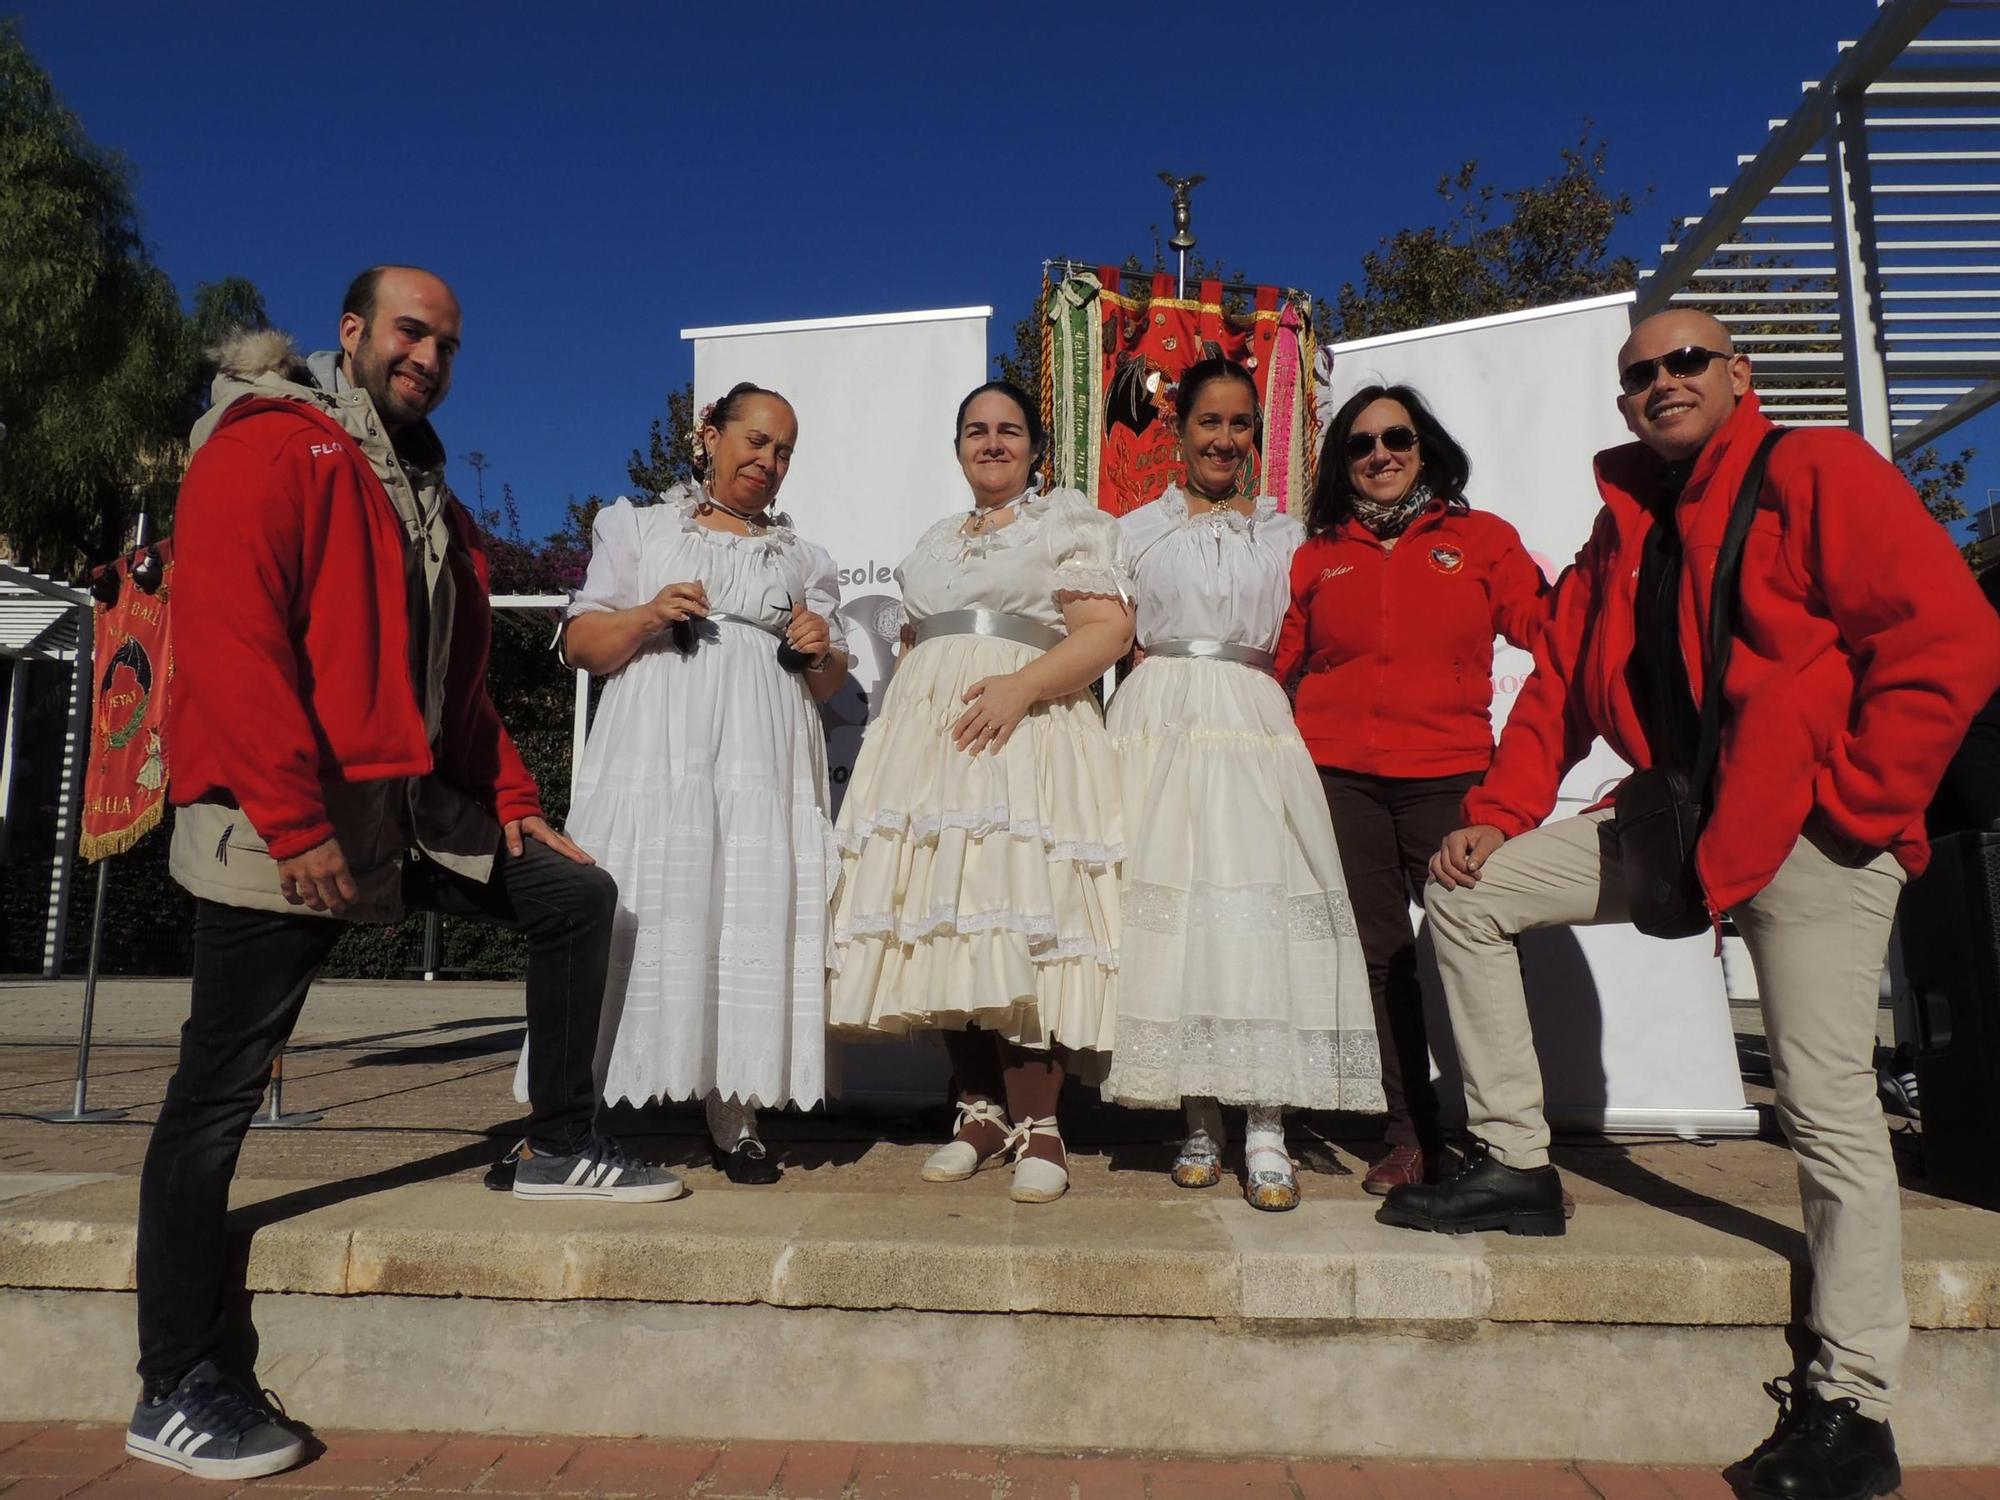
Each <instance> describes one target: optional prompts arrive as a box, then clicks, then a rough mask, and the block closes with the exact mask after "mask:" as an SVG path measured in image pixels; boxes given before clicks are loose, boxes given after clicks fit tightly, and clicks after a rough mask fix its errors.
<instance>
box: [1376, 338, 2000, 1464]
mask: <svg viewBox="0 0 2000 1500" xmlns="http://www.w3.org/2000/svg"><path fill="white" fill-rule="evenodd" d="M1618 383H1619V387H1620V389H1621V391H1622V394H1621V395H1620V396H1619V398H1618V405H1619V409H1620V411H1621V412H1622V413H1623V414H1624V417H1625V421H1626V425H1627V426H1628V427H1630V428H1631V430H1632V432H1633V434H1634V435H1635V436H1636V437H1637V438H1638V441H1637V442H1636V443H1630V444H1627V445H1625V446H1623V447H1620V448H1614V449H1611V450H1609V451H1607V452H1605V453H1601V454H1599V455H1598V458H1597V465H1596V467H1597V483H1598V489H1599V491H1600V493H1601V495H1602V497H1603V501H1604V506H1603V509H1602V510H1601V511H1600V512H1599V513H1598V517H1597V522H1596V525H1595V526H1594V528H1593V530H1592V532H1591V536H1590V540H1589V541H1588V542H1587V543H1585V545H1584V547H1583V550H1582V551H1581V552H1579V553H1578V554H1577V558H1576V563H1575V565H1574V566H1573V567H1571V568H1570V569H1569V570H1568V571H1567V572H1565V573H1564V575H1563V577H1562V579H1561V581H1560V582H1559V583H1558V585H1557V589H1556V594H1555V598H1554V601H1553V613H1552V615H1551V618H1550V623H1549V625H1548V628H1547V630H1546V632H1545V633H1544V635H1543V637H1542V639H1541V641H1540V643H1539V644H1538V645H1537V647H1536V649H1535V671H1534V674H1533V676H1532V677H1531V678H1530V679H1529V682H1528V684H1527V686H1526V687H1525V688H1524V689H1523V690H1522V693H1521V696H1520V699H1519V701H1518V702H1517V703H1516V704H1515V707H1514V710H1513V713H1512V714H1511V716H1510V717H1509V719H1508V721H1507V726H1506V729H1505V731H1504V733H1503V734H1502V736H1501V740H1500V745H1499V748H1498V750H1497V752H1496V754H1495V757H1494V761H1493V766H1492V769H1491V771H1490V772H1489V773H1488V775H1487V777H1486V780H1485V781H1484V783H1483V784H1482V785H1480V786H1478V787H1475V788H1474V789H1473V790H1472V792H1471V793H1469V794H1468V795H1467V797H1466V799H1465V805H1464V813H1463V816H1464V819H1465V822H1466V824H1467V825H1468V826H1466V827H1464V828H1461V829H1459V830H1457V831H1456V832H1454V833H1452V834H1450V835H1449V836H1448V837H1447V838H1446V839H1445V841H1444V845H1443V847H1442V848H1441V849H1440V850H1439V852H1438V853H1437V855H1436V856H1435V857H1434V858H1433V859H1432V861H1431V882H1432V883H1431V884H1430V885H1429V886H1428V887H1427V888H1426V891H1425V906H1426V909H1427V910H1428V912H1429V915H1430V921H1431V932H1432V935H1433V937H1434V939H1435V942H1436V947H1437V958H1438V967H1439V970H1440V971H1441V973H1442V975H1443V978H1444V985H1445V994H1446V999H1447V1001H1448V1003H1449V1006H1450V1009H1451V1016H1452V1025H1453V1032H1454V1035H1455V1038H1456V1041H1457V1044H1458V1053H1459V1059H1460V1062H1461V1063H1462V1065H1463V1068H1464V1074H1465V1093H1466V1109H1467V1116H1468V1123H1469V1125H1470V1128H1471V1130H1472V1132H1473V1135H1474V1136H1475V1138H1476V1139H1475V1141H1474V1144H1473V1147H1472V1149H1471V1150H1470V1152H1469V1153H1468V1155H1467V1158H1466V1161H1465V1164H1464V1166H1463V1167H1462V1168H1461V1169H1460V1170H1459V1171H1458V1172H1457V1173H1455V1174H1454V1175H1453V1176H1451V1177H1450V1178H1448V1179H1447V1180H1445V1181H1444V1182H1442V1183H1439V1184H1437V1185H1435V1186H1422V1185H1416V1186H1410V1187H1404V1188H1398V1189H1396V1190H1394V1191H1392V1192H1391V1193H1390V1194H1389V1195H1388V1197H1387V1198H1386V1199H1385V1200H1384V1204H1383V1208H1382V1211H1381V1218H1382V1219H1383V1221H1384V1222H1385V1223H1390V1224H1399V1225H1404V1226H1407V1227H1411V1228H1420V1229H1437V1230H1449V1231H1464V1230H1468V1229H1472V1230H1478V1229H1500V1228H1504V1229H1507V1230H1509V1231H1510V1232H1514V1233H1537V1234H1560V1233H1561V1232H1562V1228H1563V1225H1562V1218H1561V1208H1560V1198H1559V1195H1560V1191H1561V1189H1560V1184H1559V1182H1558V1180H1557V1176H1556V1170H1555V1168H1554V1167H1552V1166H1551V1165H1550V1164H1549V1150H1548V1147H1549V1130H1548V1125H1547V1122H1546V1120H1545V1119H1544V1116H1543V1107H1542V1106H1543V1101H1542V1085H1541V1073H1540V1070H1539V1068H1538V1066H1537V1063H1536V1059H1535V1051H1534V1043H1533V1038H1532V1035H1531V1033H1530V1028H1529V1022H1528V1010H1527V1003H1526V999H1525V996H1524V995H1523V992H1522V986H1521V976H1520V967H1519V963H1518V960H1517V956H1516V953H1515V949H1514V938H1515V936H1516V935H1517V934H1519V933H1521V932H1524V931H1526V930H1528V929H1530V928H1538V927H1552V926H1561V925H1566V924H1581V923H1592V922H1617V921H1623V920H1625V919H1626V917H1627V914H1628V912H1629V910H1630V908H1629V907H1628V905H1627V897H1626V889H1627V888H1626V886H1625V884H1624V876H1625V871H1624V869H1623V867H1622V865H1621V863H1620V860H1619V853H1618V848H1617V845H1616V842H1615V840H1611V841H1609V842H1607V840H1606V835H1609V834H1611V833H1612V829H1611V828H1610V827H1609V826H1607V825H1608V822H1609V819H1610V818H1611V811H1610V809H1609V807H1608V806H1607V807H1599V808H1595V809H1592V810H1591V811H1588V812H1586V813H1584V814H1582V815H1581V816H1579V817H1575V818H1570V819H1567V820H1564V821H1562V822H1558V823H1554V824H1550V825H1549V826H1547V827H1543V826H1541V824H1542V820H1543V819H1544V818H1546V817H1547V816H1548V815H1549V813H1550V812H1552V811H1553V810H1554V808H1555V804H1556V792H1557V787H1558V786H1559V785H1560V784H1561V781H1562V778H1563V775H1564V774H1565V773H1566V772H1567V771H1568V770H1569V768H1570V767H1571V766H1572V765H1574V764H1575V763H1576V762H1577V761H1578V760H1580V759H1581V758H1582V756H1583V754H1584V752H1585V751H1586V750H1587V749H1588V748H1589V745H1590V743H1591V740H1592V739H1593V738H1594V737H1596V736H1599V735H1601V736H1603V738H1604V739H1605V740H1606V741H1607V742H1608V743H1609V744H1610V745H1611V747H1612V748H1613V749H1615V750H1616V751H1618V753H1619V754H1620V755H1622V756H1624V758H1625V759H1626V760H1628V761H1629V762H1630V763H1631V764H1632V765H1633V766H1634V767H1638V768H1648V767H1656V766H1666V767H1672V768H1676V769H1680V770H1683V771H1685V770H1687V769H1689V768H1690V767H1692V766H1693V765H1694V763H1695V759H1696V753H1695V745H1696V742H1697V740H1698V739H1699V736H1700V732H1701V728H1700V726H1701V714H1700V708H1699V705H1700V704H1701V702H1702V695H1703V694H1704V693H1705V692H1709V691H1720V692H1721V693H1722V695H1723V698H1722V708H1723V718H1722V733H1721V740H1720V754H1719V758H1718V760H1717V762H1716V772H1715V776H1714V779H1713V782H1712V785H1711V788H1710V794H1709V796H1708V797H1707V798H1706V799H1705V800H1703V803H1702V805H1704V806H1706V807H1707V808H1708V809H1709V814H1708V817H1707V820H1706V822H1705V823H1704V824H1702V825H1701V832H1700V836H1699V839H1698V842H1697V844H1696V853H1695V868H1696V871H1697V873H1698V874H1699V877H1700V883H1701V887H1702V892H1703V895H1704V897H1705V899H1706V903H1707V906H1708V910H1709V914H1710V917H1711V918H1712V919H1713V920H1715V921H1717V922H1719V921H1720V920H1721V918H1722V917H1723V916H1724V915H1725V914H1727V915H1729V916H1731V917H1733V918H1734V920H1735V922H1736V925H1737V927H1738V929H1739V931H1741V933H1742V934H1743V937H1744V940H1745V941H1746V943H1747V944H1748V945H1749V947H1750V951H1751V955H1752V957H1753V959H1754V960H1755V963H1756V968H1757V975H1758V980H1759V988H1760V990H1761V992H1762V997H1763V1007H1764V1017H1765V1023H1766V1032H1767V1035H1768V1037H1769V1039H1770V1045H1771V1059H1772V1065H1773V1072H1774V1074H1775V1076H1776V1079H1777V1107H1778V1116H1779V1119H1780V1120H1781V1122H1782V1123H1783V1125H1784V1127H1785V1133H1786V1137H1787V1139H1788V1140H1789V1141H1790V1142H1791V1145H1792V1149H1793V1152H1794V1154H1795V1156H1796V1158H1797V1162H1798V1171H1799V1187H1800V1196H1801V1198H1802V1200H1803V1202H1804V1206H1805V1224H1806V1239H1807V1246H1808V1250H1809V1252H1810V1254H1811V1257H1812V1266H1813V1291H1812V1301H1811V1306H1810V1310H1809V1312H1808V1314H1807V1323H1808V1325H1809V1327H1810V1328H1811V1330H1812V1331H1813V1333H1814V1334H1815V1335H1816V1336H1817V1337H1818V1339H1819V1348H1818V1352H1817V1354H1816V1355H1815V1356H1814V1358H1813V1359H1812V1361H1811V1363H1810V1366H1809V1368H1808V1369H1807V1370H1806V1372H1805V1376H1804V1380H1803V1382H1802V1383H1801V1385H1800V1387H1799V1388H1798V1389H1797V1390H1795V1391H1788V1392H1786V1393H1785V1395H1784V1396H1782V1397H1781V1414H1780V1419H1779V1424H1778V1428H1777V1430H1776V1432H1774V1434H1773V1435H1772V1438H1771V1439H1770V1440H1769V1441H1767V1442H1766V1444H1765V1445H1764V1446H1763V1448H1762V1449H1760V1451H1759V1453H1758V1454H1757V1455H1755V1457H1754V1460H1753V1465H1752V1468H1751V1470H1750V1474H1749V1492H1750V1493H1751V1494H1753V1495H1757V1496H1783V1497H1792V1496H1813V1497H1816V1500H1837V1497H1846V1496H1854V1497H1864V1496H1875V1495H1881V1494H1887V1493H1888V1492H1889V1491H1890V1490H1891V1489H1893V1488H1894V1487H1895V1484H1896V1483H1897V1476H1898V1472H1899V1471H1898V1467H1897V1462H1896V1455H1895V1442H1894V1439H1893V1437H1892V1436H1891V1434H1890V1430H1889V1423H1888V1416H1889V1409H1890V1404H1891V1402H1892V1400H1893V1399H1894V1396H1895V1389H1896V1381H1897V1376H1898V1372H1899V1368H1900V1365H1901V1362H1902V1356H1903V1349H1904V1345H1905V1344H1906V1343H1907V1341H1908V1328H1909V1317H1908V1312H1907V1309H1906V1308H1905V1306H1904V1302H1903V1291H1902V1271H1901V1253H1902V1252H1901V1230H1900V1223H1899V1219H1898V1207H1897V1196H1896V1195H1897V1184H1896V1171H1895V1165H1894V1162H1893V1161H1892V1160H1891V1157H1890V1151H1889V1138H1888V1134H1887V1132H1886V1130H1885V1128H1884V1124H1883V1119H1882V1112H1881V1107H1880V1105H1879V1103H1878V1102H1877V1098H1876V1092H1875V1075H1874V1069H1873V1067H1872V1064H1871V1060H1872V1057H1873V1053H1874V1047H1875V1025H1876V1009H1877V1004H1878V1001H1877V996H1878V985H1879V977H1880V971H1881V966H1882V961H1883V956H1884V950H1885V948H1886V946H1887V943H1888V936H1889V925H1890V921H1891V919H1892V918H1893V916H1894V914H1895V908H1896V898H1897V895H1898V893H1899V892H1900V890H1901V888H1902V885H1903V882H1904V880H1905V879H1906V878H1907V876H1908V875H1909V874H1911V873H1914V872H1916V871H1919V870H1921V869H1922V868H1923V867H1924V863H1925V861H1926V859H1927V858H1928V855H1929V847H1928V845H1927V844H1926V843H1925V839H1924V820H1923V810H1924V806H1925V803H1926V802H1927V801H1928V799H1929V797H1930V795H1931V792H1932V790H1933V788H1935V787H1936V785H1937V783H1938V779H1939V777H1940V776H1941V775H1942V773H1943V771H1944V768H1945V764H1946V762H1947V761H1948V760H1949V759H1950V757H1951V755H1952V752H1953V750H1954V749H1955V748H1956V747H1957V745H1958V743H1959V740H1960V738H1961V737H1962V736H1963V735H1964V733H1965V730H1966V727H1967V725H1968V724H1969V723H1970V722H1971V720H1972V717H1973V715H1974V714H1975V713H1976V712H1977V711H1978V709H1979V708H1980V706H1981V705H1982V704H1983V703H1985V701H1986V700H1987V698H1988V696H1989V695H1990V694H1991V693H1992V692H1993V690H1994V688H1995V686H1996V685H2000V623H1996V620H1995V617H1994V613H1993V611H1992V610H1991V609H1990V608H1988V607H1987V605H1986V603H1985V601H1984V599H1983V598H1982V597H1981V596H1980V592H1979V589H1978V586H1977V585H1976V584H1975V583H1974V581H1973V578H1972V574H1971V572H1970V570H1969V569H1967V567H1966V566H1965V563H1964V561H1963V560H1962V559H1961V558H1960V557H1959V555H1958V553H1957V551H1956V549H1955V548H1954V547H1953V545H1952V542H1951V539H1950V537H1949V536H1948V535H1947V534H1946V532H1945V530H1944V528H1943V527H1941V526H1939V525H1938V524H1937V523H1936V522H1935V521H1933V520H1932V519H1931V518H1930V516H1929V515H1928V514H1926V512H1925V510H1924V507H1923V504H1922V502H1921V501H1920V500H1919V499H1918V498H1917V496H1916V494H1915V493H1914V491H1912V490H1911V488H1910V486H1909V485H1908V483H1906V482H1905V480H1904V479H1903V477H1902V475H1901V474H1900V473H1898V472H1897V470H1896V468H1895V466H1894V465H1892V464H1890V463H1889V462H1888V461H1887V460H1886V459H1884V458H1883V457H1882V456H1881V455H1880V454H1878V453H1877V452H1876V451H1875V450H1874V449H1873V448H1871V447H1870V446H1869V445H1868V444H1867V443H1866V442H1864V441H1863V440H1862V439H1861V438H1860V437H1859V436H1858V435H1856V434H1854V433H1851V432H1848V431H1845V430H1838V429H1802V430H1799V431H1795V432H1792V433H1789V434H1788V435H1786V436H1785V437H1784V438H1783V440H1782V441H1780V442H1779V443H1778V444H1777V446H1776V448H1775V449H1773V450H1772V451H1771V453H1770V456H1769V467H1768V469H1767V471H1766V474H1765V478H1764V482H1763V484H1762V486H1761V489H1760V499H1759V501H1758V504H1757V509H1756V511H1755V513H1754V516H1753V517H1752V519H1751V522H1750V529H1749V532H1748V535H1747V538H1746V540H1745V542H1744V545H1743V552H1742V566H1741V571H1740V574H1739V579H1738V599H1739V604H1738V608H1737V610H1736V612H1735V617H1734V636H1735V646H1734V649H1733V650H1732V651H1731V653H1730V655H1729V657H1728V662H1727V666H1726V668H1725V670H1724V673H1723V676H1722V682H1721V684H1720V687H1719V688H1717V687H1716V686H1715V685H1714V684H1711V683H1710V682H1708V681H1707V680H1706V678H1707V676H1708V672H1707V668H1708V665H1709V649H1710V648H1709V645H1708V640H1709V637H1708V622H1709V604H1710V594H1711V589H1710V584H1711V581H1712V579H1713V575H1714V572H1715V567H1716V559H1717V555H1718V552H1719V550H1720V546H1721V542H1722V537H1723V533H1724V529H1725V527H1726V525H1727V522H1728V519H1729V513H1730V511H1731V510H1732V508H1733V506H1734V502H1735V500H1736V496H1737V492H1738V490H1739V489H1740V488H1742V487H1743V483H1744V479H1745V476H1746V473H1747V471H1748V470H1749V468H1750V465H1751V461H1752V458H1753V456H1754V455H1755V453H1756V452H1757V450H1758V448H1759V447H1760V445H1761V443H1762V440H1763V439H1764V437H1765V435H1766V434H1767V433H1769V432H1770V431H1771V430H1772V424H1771V423H1770V422H1769V421H1768V420H1766V418H1765V417H1764V415H1763V413H1762V412H1761V411H1760V410H1759V409H1758V402H1757V398H1756V396H1755V395H1754V394H1753V393H1752V392H1751V389H1750V361H1749V359H1748V358H1747V357H1745V356H1744V355H1741V354H1738V353H1736V352H1735V350H1734V347H1733V346H1732V344H1731V341H1730V337H1729V333H1728V330H1727V329H1725V328H1724V327H1723V326H1722V325H1721V324H1720V323H1719V322H1717V321H1716V320H1715V319H1714V318H1711V317H1709V316H1707V315H1706V314H1703V313H1700V312H1696V311H1693V310H1688V309H1677V310H1674V311H1670V312H1665V313H1661V314H1658V315H1657V316H1654V317H1651V318H1648V319H1646V320H1645V321H1644V322H1642V323H1640V324H1639V325H1638V326H1637V327H1636V328H1634V329H1633V330H1632V335H1631V337H1630V338H1629V339H1628V340H1627V341H1626V344H1625V346H1624V348H1623V350H1622V351H1621V352H1620V355H1619V360H1618Z"/></svg>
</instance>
